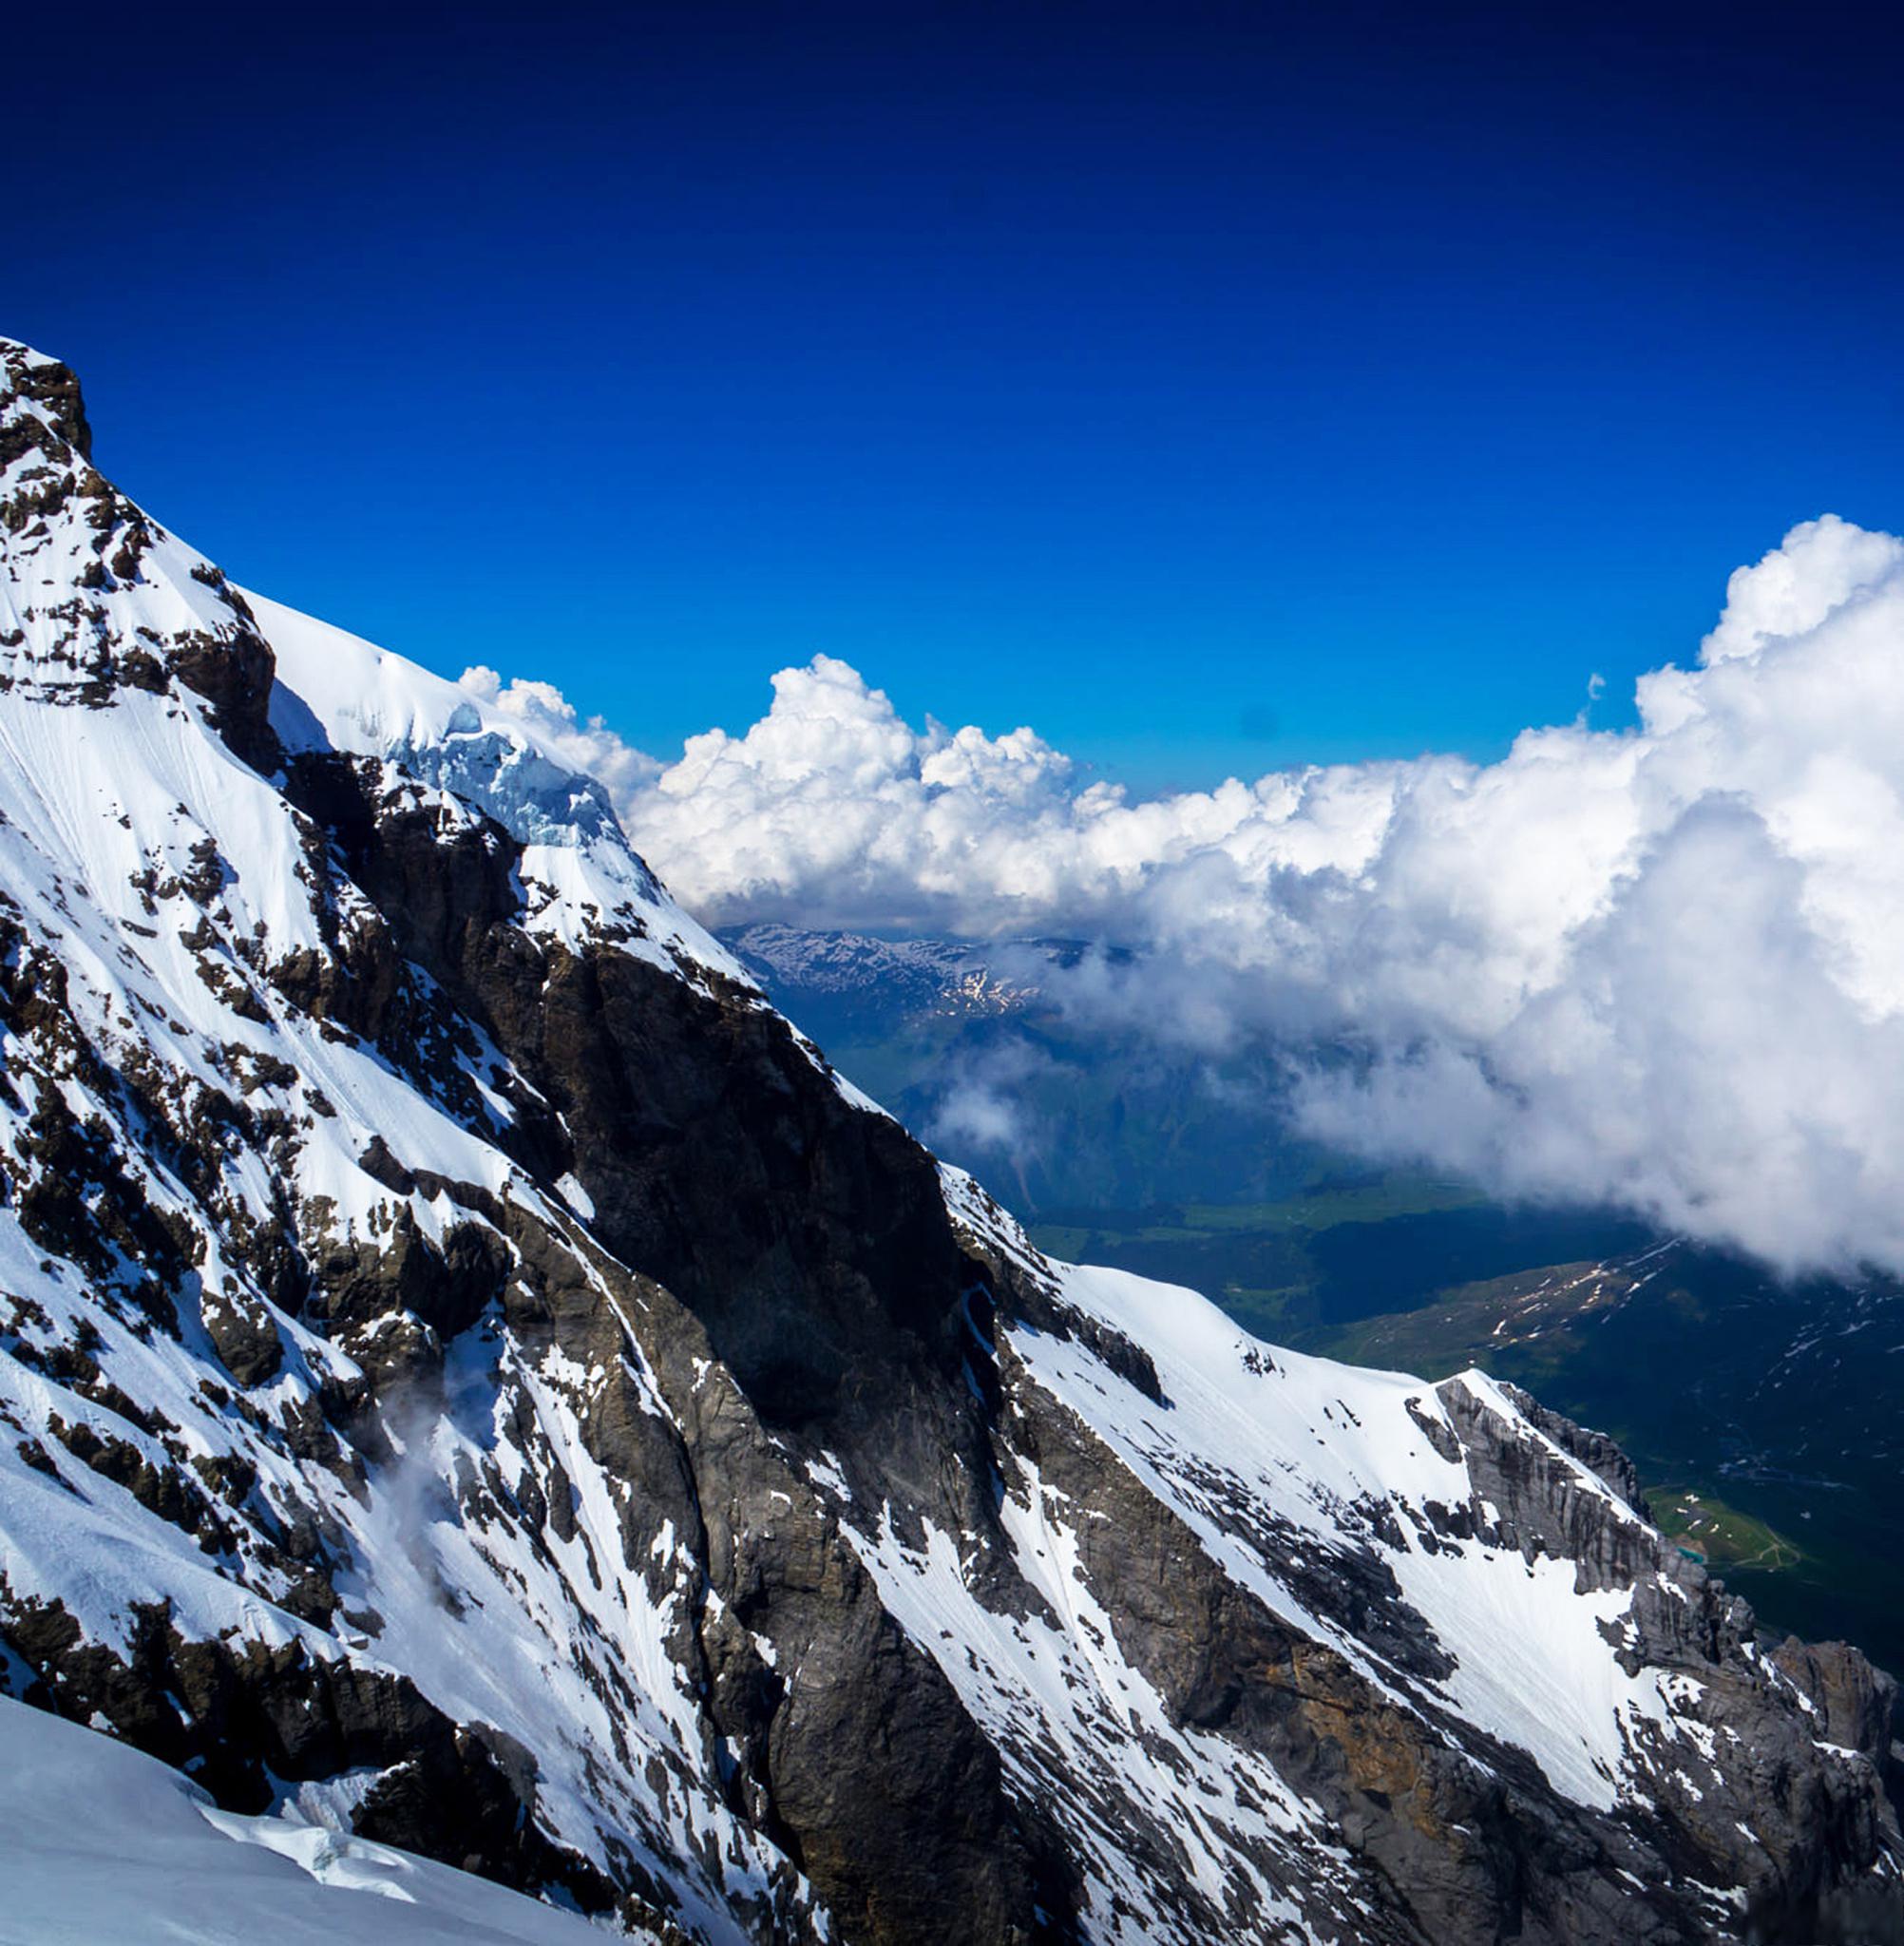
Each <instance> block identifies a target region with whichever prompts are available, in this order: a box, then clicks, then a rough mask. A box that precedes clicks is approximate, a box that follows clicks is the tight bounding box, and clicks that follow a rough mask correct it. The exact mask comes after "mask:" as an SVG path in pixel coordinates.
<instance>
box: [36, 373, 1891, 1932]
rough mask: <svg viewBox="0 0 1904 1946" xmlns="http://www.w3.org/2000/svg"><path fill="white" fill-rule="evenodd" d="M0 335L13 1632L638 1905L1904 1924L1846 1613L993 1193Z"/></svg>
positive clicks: (1535, 1926) (157, 1742) (525, 770)
mask: <svg viewBox="0 0 1904 1946" xmlns="http://www.w3.org/2000/svg"><path fill="white" fill-rule="evenodd" d="M0 364H3V365H4V389H0V463H4V468H5V469H4V471H0V532H4V536H5V562H6V580H5V583H4V585H3V586H0V1036H3V1037H4V1038H3V1039H0V1172H3V1173H4V1180H0V1419H4V1421H5V1426H4V1434H5V1437H4V1440H0V1644H3V1645H4V1652H0V1673H4V1680H5V1686H6V1687H7V1688H9V1689H10V1691H11V1692H12V1693H13V1694H14V1695H16V1696H19V1697H22V1698H24V1699H25V1700H27V1701H28V1702H30V1703H34V1704H37V1705H39V1706H41V1707H42V1708H49V1709H51V1710H53V1711H55V1712H57V1713H58V1714H59V1715H61V1716H64V1717H67V1718H68V1719H71V1720H73V1721H74V1722H77V1723H83V1724H90V1725H92V1726H93V1727H96V1728H99V1729H103V1730H105V1731H108V1732H109V1733H111V1734H112V1735H114V1736H116V1737H119V1738H121V1739H123V1740H124V1741H125V1742H127V1743H130V1744H133V1745H136V1746H139V1747H140V1748H141V1749H143V1750H144V1751H146V1752H148V1753H150V1754H151V1755H153V1756H156V1757H158V1758H160V1759H162V1761H163V1762H165V1763H167V1764H171V1765H176V1766H178V1767H180V1768H181V1769H182V1770H183V1771H185V1772H186V1773H187V1774H188V1775H189V1776H190V1777H191V1778H192V1779H193V1780H194V1781H195V1782H196V1783H197V1784H198V1785H200V1787H201V1788H202V1790H203V1791H205V1792H206V1793H209V1795H210V1797H211V1798H212V1799H214V1800H216V1802H217V1803H218V1804H219V1806H222V1807H223V1812H224V1813H229V1814H231V1815H234V1816H269V1817H271V1818H274V1819H276V1820H279V1821H282V1820H285V1819H294V1820H295V1819H303V1820H305V1821H308V1822H311V1823H313V1824H315V1825H318V1826H329V1827H331V1828H332V1829H333V1830H336V1831H339V1832H348V1833H350V1834H352V1835H353V1836H354V1837H355V1838H356V1839H358V1840H361V1841H365V1842H368V1843H381V1844H387V1845H396V1846H401V1847H405V1848H408V1849H409V1850H412V1851H416V1852H421V1853H424V1854H426V1855H428V1857H430V1858H432V1859H436V1860H443V1861H445V1862H447V1863H448V1864H451V1865H456V1866H461V1867H464V1868H466V1869H467V1870H470V1871H473V1872H477V1873H480V1874H482V1875H483V1876H485V1877H487V1878H490V1879H498V1880H501V1881H503V1882H504V1883H505V1884H507V1885H510V1886H513V1887H516V1888H520V1889H524V1890H528V1891H532V1892H538V1893H541V1894H543V1895H544V1896H545V1897H547V1898H552V1899H555V1900H557V1901H559V1902H563V1903H569V1904H573V1905H576V1906H579V1907H581V1909H583V1910H584V1911H586V1912H591V1913H595V1914H599V1915H602V1916H604V1917H614V1918H616V1919H619V1921H620V1922H621V1923H622V1924H624V1925H625V1926H627V1927H628V1928H629V1929H630V1930H632V1931H634V1932H636V1933H638V1934H642V1935H652V1936H660V1937H665V1938H671V1939H687V1938H695V1939H702V1940H707V1941H711V1942H712V1941H740V1940H756V1941H770V1940H772V1941H779V1940H790V1941H797V1940H816V1941H817V1940H821V1939H828V1940H840V1941H847V1942H869V1946H879V1942H911V1941H926V1940H931V1941H950V1942H960V1941H971V1942H981V1941H983V1942H994V1941H996V1942H1004V1941H1013V1942H1027V1946H1028V1942H1031V1941H1035V1940H1039V1941H1042V1940H1050V1941H1070V1940H1077V1941H1082V1940H1095V1941H1112V1940H1121V1941H1130V1942H1133V1946H1134V1942H1137V1941H1147V1942H1148V1941H1203V1940H1215V1939H1224V1940H1231V1939H1243V1940H1296V1939H1315V1940H1324V1939H1339V1940H1357V1941H1397V1942H1400V1941H1408V1942H1422V1941H1436V1942H1440V1941H1467V1940H1495V1939H1502V1940H1504V1939H1509V1938H1516V1939H1525V1940H1552V1941H1560V1940H1569V1941H1600V1940H1605V1941H1609V1942H1612V1941H1621V1942H1626V1941H1633V1940H1646V1941H1669V1940H1671V1941H1678V1940H1691V1939H1698V1938H1707V1937H1727V1936H1752V1937H1760V1938H1766V1939H1773V1938H1790V1939H1823V1938H1842V1939H1847V1940H1849V1939H1856V1938H1875V1937H1882V1936H1895V1934H1896V1932H1897V1931H1898V1930H1899V1928H1900V1927H1904V1840H1900V1836H1899V1830H1898V1824H1897V1820H1896V1814H1895V1809H1894V1803H1893V1801H1892V1798H1891V1796H1890V1795H1889V1794H1888V1792H1887V1784H1894V1783H1895V1781H1896V1772H1895V1764H1894V1749H1893V1746H1892V1741H1891V1740H1892V1736H1893V1728H1894V1726H1893V1717H1894V1706H1895V1692H1894V1688H1893V1686H1892V1685H1891V1684H1890V1683H1889V1681H1888V1680H1887V1679H1886V1678H1884V1677H1882V1676H1880V1675H1878V1674H1877V1673H1876V1672H1875V1671H1874V1670H1872V1669H1870V1668H1869V1666H1868V1665H1866V1664H1865V1663H1864V1662H1863V1660H1862V1659H1861V1658H1860V1657H1859V1656H1857V1655H1856V1652H1855V1651H1853V1650H1846V1649H1843V1648H1838V1647H1830V1646H1827V1647H1824V1648H1805V1647H1802V1646H1800V1645H1799V1644H1797V1643H1785V1644H1782V1645H1776V1646H1775V1645H1773V1644H1771V1643H1769V1642H1764V1641H1761V1640H1760V1639H1759V1638H1758V1637H1757V1635H1756V1632H1755V1630H1754V1625H1753V1621H1752V1617H1751V1615H1750V1612H1749V1611H1747V1610H1745V1609H1744V1608H1743V1606H1742V1604H1740V1603H1738V1602H1736V1601H1733V1600H1731V1599H1729V1598H1728V1597H1727V1596H1726V1594H1725V1593H1724V1592H1723V1589H1722V1588H1721V1586H1720V1585H1719V1584H1718V1583H1717V1582H1714V1581H1712V1580H1709V1579H1708V1578H1707V1577H1706V1576H1705V1575H1704V1574H1703V1573H1702V1572H1701V1571H1700V1570H1699V1569H1698V1568H1697V1567H1696V1566H1694V1565H1692V1564H1690V1563H1688V1562H1686V1561H1685V1560H1684V1559H1683V1558H1682V1557H1681V1556H1680V1555H1679V1554H1678V1552H1677V1551H1676V1550H1675V1549H1673V1548H1672V1547H1670V1546H1669V1545H1667V1544H1666V1542H1665V1541H1664V1540H1663V1539H1662V1538H1661V1536H1659V1535H1658V1534H1657V1533H1656V1532H1655V1531H1654V1530H1653V1529H1652V1527H1651V1526H1650V1525H1649V1524H1648V1522H1647V1518H1646V1517H1645V1510H1644V1508H1643V1507H1641V1506H1639V1505H1638V1504H1637V1503H1636V1500H1635V1496H1634V1493H1633V1490H1632V1484H1631V1481H1630V1479H1629V1477H1628V1473H1627V1472H1626V1470H1625V1468H1624V1464H1623V1462H1622V1461H1621V1459H1620V1458H1619V1456H1618V1454H1617V1453H1616V1452H1615V1451H1614V1450H1612V1449H1611V1448H1610V1447H1609V1446H1608V1445H1607V1444H1606V1443H1605V1442H1604V1441H1600V1440H1596V1439H1595V1438H1594V1437H1593V1436H1591V1435H1589V1434H1585V1433H1582V1432H1580V1431H1578V1430H1577V1429H1576V1428H1574V1427H1572V1426H1571V1425H1569V1424H1567V1423H1566V1422H1565V1421H1559V1420H1556V1419H1553V1418H1552V1417H1551V1416H1550V1415H1547V1414H1544V1413H1543V1412H1541V1411H1540V1409H1539V1408H1538V1407H1536V1406H1535V1405H1533V1402H1531V1401H1529V1400H1527V1399H1525V1398H1523V1397H1521V1396H1519V1395H1517V1394H1514V1393H1513V1392H1511V1391H1508V1390H1506V1389H1504V1388H1501V1387H1499V1386H1496V1385H1495V1384H1493V1383H1491V1382H1490V1381H1488V1380H1487V1379H1486V1378H1484V1377H1483V1376H1481V1375H1480V1374H1479V1373H1475V1372H1471V1373H1467V1374H1464V1375H1462V1376H1461V1377H1459V1378H1457V1379H1454V1380H1450V1381H1448V1382H1447V1383H1444V1384H1442V1385H1440V1386H1438V1387H1434V1386H1429V1385H1427V1384H1425V1383H1420V1382H1418V1381H1415V1380H1411V1379H1408V1378H1405V1377H1401V1376H1399V1375H1393V1374H1383V1373H1371V1372H1365V1371H1357V1370H1354V1369H1352V1368H1349V1367H1345V1366H1339V1365H1334V1364H1327V1363H1325V1362H1323V1361H1318V1360H1313V1359H1306V1358H1301V1357H1297V1356H1295V1355H1293V1354H1289V1353H1286V1352H1284V1351H1281V1350H1277V1349H1274V1348H1271V1347H1267V1346H1264V1345H1257V1344H1256V1343H1254V1342H1253V1341H1251V1340H1248V1339H1247V1338H1245V1337H1244V1336H1243V1335H1242V1334H1241V1333H1239V1332H1238V1330H1237V1329H1236V1327H1235V1326H1233V1325H1231V1324H1229V1323H1228V1322H1227V1321H1226V1320H1225V1319H1223V1318H1222V1316H1221V1315H1220V1314H1219V1313H1217V1312H1216V1311H1215V1310H1213V1309H1212V1308H1211V1307H1209V1306H1208V1305H1206V1304H1205V1303H1204V1302H1203V1301H1202V1300H1201V1299H1199V1298H1197V1297H1195V1296H1194V1295H1193V1294H1192V1293H1190V1292H1188V1291H1183V1290H1177V1289H1172V1288H1167V1287H1162V1286H1157V1285H1152V1284H1147V1283H1144V1282H1143V1281H1142V1280H1139V1279H1136V1278H1133V1277H1129V1276H1125V1275H1122V1274H1120V1273H1116V1272H1112V1271H1102V1270H1089V1269H1073V1268H1071V1267H1066V1266H1062V1265H1057V1264H1055V1263H1052V1262H1050V1261H1048V1260H1046V1259H1045V1258H1043V1257H1041V1256H1040V1255H1039V1254H1038V1252H1037V1251H1035V1250H1032V1249H1031V1247H1030V1246H1029V1245H1028V1244H1027V1242H1026V1241H1025V1239H1024V1237H1023V1235H1022V1233H1021V1232H1020V1231H1018V1229H1017V1228H1016V1226H1015V1225H1014V1224H1013V1223H1012V1221H1011V1220H1010V1219H1009V1218H1008V1217H1006V1216H1005V1215H1004V1214H1003V1212H1002V1211H1000V1210H999V1208H998V1207H997V1206H996V1205H995V1204H994V1203H992V1202H991V1200H990V1199H989V1198H988V1197H986V1196H985V1194H984V1193H983V1192H981V1190H979V1189H978V1188H977V1186H976V1185H975V1184H973V1183H972V1182H971V1180H970V1179H969V1178H967V1177H965V1176H963V1175H962V1174H960V1173H958V1172H956V1171H950V1170H946V1169H942V1167H941V1166H940V1165H938V1164H937V1163H935V1161H934V1160H933V1158H932V1157H931V1156H930V1155H929V1154H926V1153H925V1151H924V1150H923V1149H922V1148H920V1147H919V1146H918V1145H917V1144H916V1143H915V1142H914V1141H913V1140H912V1139H911V1138H910V1137H909V1136H908V1135H906V1134H905V1133H904V1130H903V1129H902V1128H901V1127H900V1126H899V1125H898V1124H897V1123H896V1122H894V1121H892V1120H891V1119H889V1118H888V1117H887V1116H885V1115H884V1114H882V1113H881V1112H880V1111H879V1110H878V1109H876V1108H875V1107H873V1106H872V1104H871V1103H870V1102H868V1101H867V1100H866V1098H865V1097H862V1096H860V1095H858V1094H857V1092H856V1091H855V1090H853V1089H852V1088H851V1087H850V1086H849V1085H847V1084H846V1083H845V1082H843V1081H841V1080H840V1079H839V1078H837V1077H835V1076H834V1075H833V1074H832V1073H831V1071H830V1070H829V1069H828V1067H827V1065H826V1063H825V1062H824V1060H823V1059H821V1058H820V1057H819V1055H818V1054H817V1052H816V1051H815V1050H814V1049H813V1047H812V1046H811V1045H810V1044H809V1043H808V1042H807V1041H805V1040H803V1039H802V1038H801V1037H800V1036H799V1035H798V1034H797V1033H796V1032H795V1031H794V1030H793V1029H792V1028H791V1027H790V1026H789V1025H788V1023H787V1022H786V1021H784V1020H783V1019H782V1018H781V1017H780V1016H779V1015H778V1014H777V1013H775V1012H774V1011H773V1009H772V1008H771V1006H770V1005H769V1004H768V1003H767V1002H766V1001H765V999H764V998H763V996H762V995H761V993H760V991H759V990H758V988H757V987H755V986H754V985H753V984H752V982H751V981H750V980H749V979H748V977H747V976H746V974H745V973H744V972H743V970H742V968H741V967H740V965H739V964H738V963H736V962H735V961H734V960H733V958H732V957H731V956H730V955H729V954H728V953H727V952H726V950H725V949H724V948H723V947H721V946H720V945H719V944H716V943H715V942H714V941H713V940H712V939H710V938H709V937H708V936H707V935H706V934H705V933H703V932H702V931H701V930H700V929H699V928H698V927H697V926H696V925H695V924H694V923H693V921H692V920H690V919H688V918H687V917H686V916H685V915H684V914H683V913H681V912H680V911H679V909H678V908H677V907H676V906H675V905H674V904H673V902H672V901H671V900H670V899H669V898H668V896H667V894H666V893H665V891H664V890H663V889H662V888H661V887H659V886H657V884H656V882H655V880H654V879H653V877H652V876H651V875H650V874H649V873H648V871H647V869H646V868H645V867H643V866H642V864H641V863H640V861H639V859H638V857H637V856H636V855H635V853H634V852H633V851H632V850H631V849H630V848H629V846H628V844H627V841H626V840H625V838H624V837H623V835H622V834H621V832H620V830H619V828H618V827H617V825H616V823H615V820H614V818H613V815H612V813H611V812H610V811H609V810H608V807H607V805H606V802H605V799H604V798H603V796H602V794H601V792H600V791H599V789H598V788H597V787H595V786H594V785H592V784H591V783H589V782H588V780H586V779H583V778H580V777H576V776H574V775H572V774H570V773H566V772H565V771H563V769H562V766H561V765H560V764H559V763H557V762H555V761H554V759H553V758H552V757H551V755H550V754H549V753H548V752H547V751H545V750H543V749H542V748H540V747H539V746H538V745H537V744H536V743H535V741H534V740H533V738H532V737H530V736H529V735H526V734H525V733H524V731H523V729H522V728H521V727H520V726H519V725H517V724H516V723H514V722H513V721H511V720H510V719H509V718H507V717H506V716H505V715H499V714H498V713H496V712H495V711H494V709H493V708H492V707H490V706H487V705H486V704H484V703H483V702H482V701H480V700H479V699H477V698H475V697H472V696H466V695H465V694H464V693H463V692H462V691H460V690H459V689H457V688H456V687H455V686H453V685H450V684H447V683H444V682H440V681H437V680H435V679H434V678H432V677H428V676H427V675H425V674H424V673H423V672H422V671H420V670H417V669H415V668H413V667H412V666H410V665H409V664H406V663H404V662H402V661H401V660H400V659H398V658H394V657H390V656H388V655H385V654H383V653H382V652H380V651H378V650H375V649H373V648H371V647H370V646H369V645H368V644H365V643H362V642H359V641H356V640H355V639H352V638H350V637H346V636H342V635H340V634H339V633H338V632H336V631H334V630H331V629H328V628H325V627H323V626H322V625H321V624H318V623H314V622H312V621H310V620H307V619H305V618H303V617H299V616H296V615H295V614H293V613H291V612H290V611H288V610H285V609H282V608H279V607H277V606H276V605H275V604H273V603H270V602H268V601H262V600H260V599H257V598H254V597H248V596H245V595H243V594H241V593H240V592H239V591H238V590H237V589H236V588H234V587H233V586H232V585H231V584H230V583H229V582H227V581H226V580H225V578H224V577H223V576H222V575H221V574H220V573H219V571H218V570H217V569H216V568H214V567H213V566H211V565H210V564H209V563H206V562H204V561H203V560H201V559H200V557H199V556H197V555H196V554H194V553H193V552H192V551H191V550H190V549H189V548H187V547H185V546H184V545H183V544H181V543H180V542H179V541H177V540H176V539H175V538H174V537H172V536H171V535H169V534H168V533H166V532H165V531H164V530H163V529H162V528H161V527H159V526H158V525H156V523H154V522H152V521H151V520H150V519H149V518H147V517H146V516H145V515H143V513H141V512H140V511H139V510H138V509H137V508H136V507H134V506H132V505H131V504H130V503H129V502H127V501H125V500H124V498H123V497H121V496H120V495H119V494H118V493H117V492H116V491H115V490H114V489H113V488H112V487H111V486H107V485H106V483H105V481H104V480H103V479H102V478H101V476H100V475H99V474H98V473H97V472H95V471H94V470H93V468H92V466H91V463H90V457H89V452H90V442H89V437H88V434H87V429H86V421H85V417H84V413H83V411H82V409H81V405H80V399H79V392H78V388H77V386H76V385H75V384H74V382H73V380H72V377H71V374H70V373H69V372H67V371H66V370H65V368H64V367H61V366H59V365H56V364H54V363H53V362H51V361H50V360H47V359H44V358H41V357H39V356H37V355H36V354H34V353H30V352H28V351H26V350H25V349H24V348H20V347H17V346H11V345H6V346H5V347H4V356H3V357H0ZM13 1720H15V1719H14V1717H13V1716H12V1714H11V1713H9V1714H8V1715H7V1716H6V1717H4V1718H0V1736H4V1735H5V1734H6V1725H7V1723H9V1722H11V1721H13ZM12 1841H14V1842H17V1841H18V1839H17V1837H16V1838H15V1839H14V1840H12Z"/></svg>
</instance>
